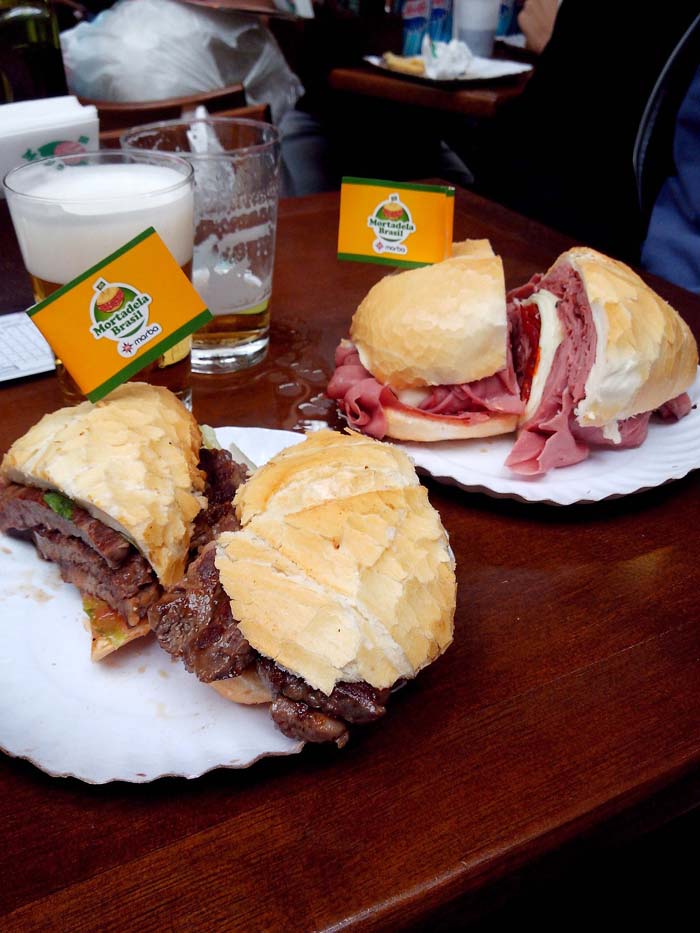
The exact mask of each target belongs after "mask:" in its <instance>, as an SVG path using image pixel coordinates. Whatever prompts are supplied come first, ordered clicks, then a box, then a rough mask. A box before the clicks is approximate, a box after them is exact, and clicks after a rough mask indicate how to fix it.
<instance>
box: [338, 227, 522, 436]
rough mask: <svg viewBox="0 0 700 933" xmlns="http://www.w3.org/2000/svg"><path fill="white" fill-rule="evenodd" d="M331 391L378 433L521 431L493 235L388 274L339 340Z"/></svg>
mask: <svg viewBox="0 0 700 933" xmlns="http://www.w3.org/2000/svg"><path fill="white" fill-rule="evenodd" d="M335 363H336V369H335V373H334V374H333V377H332V378H331V381H330V383H329V385H328V389H327V394H328V395H329V397H330V398H333V399H336V400H337V402H338V404H339V406H340V408H341V410H342V412H343V413H344V415H345V416H346V418H347V420H348V423H349V425H350V426H351V427H352V428H354V429H356V430H358V431H362V432H363V433H365V434H369V435H370V436H372V437H376V438H380V439H381V438H383V437H385V436H388V437H392V438H396V439H397V440H410V441H440V440H454V439H462V438H471V437H486V436H488V435H493V434H504V433H507V432H510V431H514V430H515V428H516V426H517V424H518V418H519V415H520V414H521V412H522V408H523V406H522V402H521V399H520V390H519V387H518V383H517V380H516V377H515V371H514V368H513V360H512V356H511V348H510V339H509V325H508V317H507V311H506V291H505V280H504V275H503V263H502V262H501V260H500V258H499V257H498V256H495V255H494V253H493V250H492V249H491V246H490V245H489V243H488V241H486V240H467V241H465V242H464V243H457V244H455V246H454V247H453V255H452V257H451V258H450V259H446V260H444V261H443V262H439V263H436V264H435V265H432V266H425V267H423V268H419V269H411V270H409V271H406V272H401V273H398V274H396V275H389V276H386V277H385V278H383V279H381V280H380V281H379V282H378V283H377V284H376V285H375V286H374V287H373V288H372V289H371V290H370V291H369V293H368V294H367V296H366V298H365V299H364V300H363V301H362V303H361V304H360V306H359V307H358V309H357V311H356V312H355V314H354V316H353V319H352V324H351V327H350V340H344V341H342V342H341V344H340V346H339V347H338V349H337V350H336V357H335Z"/></svg>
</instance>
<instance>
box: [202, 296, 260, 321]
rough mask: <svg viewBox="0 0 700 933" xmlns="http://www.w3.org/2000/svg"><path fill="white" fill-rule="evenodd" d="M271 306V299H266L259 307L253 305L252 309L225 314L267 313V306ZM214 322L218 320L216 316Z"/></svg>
mask: <svg viewBox="0 0 700 933" xmlns="http://www.w3.org/2000/svg"><path fill="white" fill-rule="evenodd" d="M269 304H270V299H269V298H266V299H265V300H264V301H261V302H260V304H259V305H253V307H252V308H245V309H244V310H243V311H239V310H238V308H234V309H232V310H230V311H227V312H225V313H226V314H260V312H261V311H265V310H266V309H267V306H268V305H269ZM214 320H216V315H214Z"/></svg>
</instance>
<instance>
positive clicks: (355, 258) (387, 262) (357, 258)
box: [338, 253, 432, 269]
mask: <svg viewBox="0 0 700 933" xmlns="http://www.w3.org/2000/svg"><path fill="white" fill-rule="evenodd" d="M338 259H343V260H345V262H373V263H376V265H378V266H404V267H405V268H406V269H417V268H418V267H419V266H430V265H432V263H429V262H412V261H410V260H408V259H385V258H384V257H383V256H365V255H363V254H362V253H338Z"/></svg>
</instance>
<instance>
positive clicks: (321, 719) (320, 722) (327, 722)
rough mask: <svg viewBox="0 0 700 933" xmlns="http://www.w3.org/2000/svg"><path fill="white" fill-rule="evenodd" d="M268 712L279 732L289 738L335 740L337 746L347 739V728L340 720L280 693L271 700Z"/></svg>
mask: <svg viewBox="0 0 700 933" xmlns="http://www.w3.org/2000/svg"><path fill="white" fill-rule="evenodd" d="M270 713H271V715H272V719H273V720H274V722H275V723H276V724H277V726H278V727H279V730H280V732H282V733H283V734H284V735H286V736H288V738H290V739H302V740H303V741H305V742H335V744H336V745H337V746H338V748H342V747H343V746H344V745H345V744H346V743H347V741H348V730H347V729H346V728H345V723H344V722H342V720H340V719H333V718H332V717H331V716H326V714H325V713H319V711H318V710H315V709H309V707H308V706H307V705H306V703H296V702H295V701H294V700H289V699H287V697H284V696H281V695H280V696H278V697H275V699H274V700H273V701H272V706H271V707H270Z"/></svg>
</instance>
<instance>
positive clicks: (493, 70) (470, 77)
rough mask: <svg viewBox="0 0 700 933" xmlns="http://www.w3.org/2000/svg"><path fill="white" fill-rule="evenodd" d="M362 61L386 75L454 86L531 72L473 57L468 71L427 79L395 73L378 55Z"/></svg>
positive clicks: (509, 63) (527, 68) (520, 66)
mask: <svg viewBox="0 0 700 933" xmlns="http://www.w3.org/2000/svg"><path fill="white" fill-rule="evenodd" d="M364 60H365V61H366V62H367V63H368V64H370V65H372V66H373V67H374V68H379V69H381V70H382V71H386V72H387V74H390V75H393V76H394V77H399V78H415V79H416V80H417V81H426V82H427V83H428V84H439V85H450V84H452V85H454V84H466V83H469V82H470V81H494V80H495V79H496V78H507V77H510V76H511V75H520V74H524V73H525V72H526V71H532V65H528V64H527V63H525V62H512V61H508V60H506V59H500V58H480V57H479V56H478V55H475V56H474V58H473V59H472V60H471V62H470V63H469V69H468V70H467V71H465V72H464V73H463V74H461V75H456V76H455V77H454V78H429V77H428V75H407V74H404V72H402V71H395V70H394V69H393V68H389V67H388V66H387V65H385V64H384V61H383V60H382V58H381V57H380V56H378V55H365V58H364Z"/></svg>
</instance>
